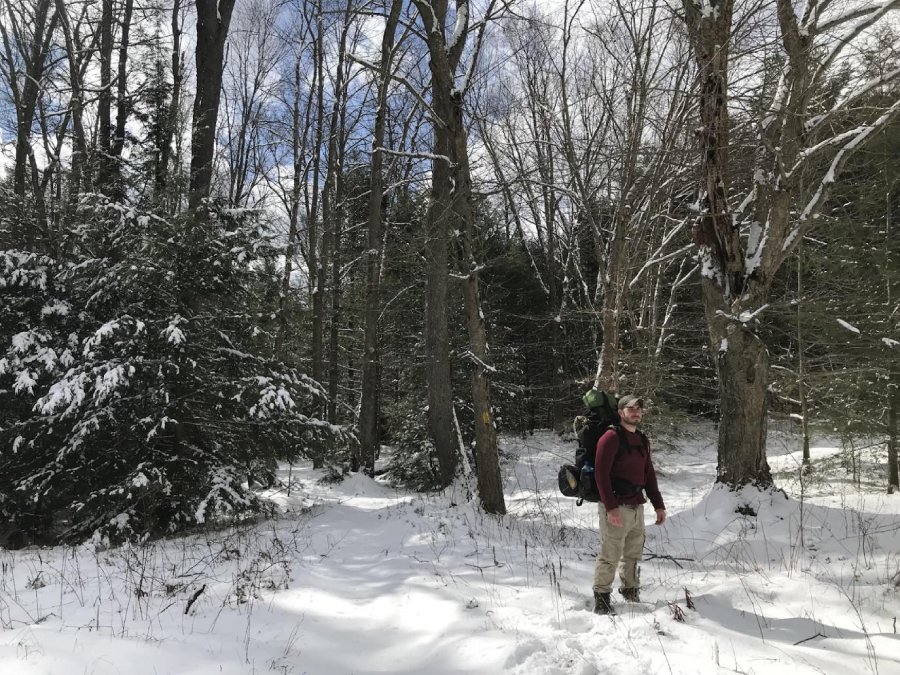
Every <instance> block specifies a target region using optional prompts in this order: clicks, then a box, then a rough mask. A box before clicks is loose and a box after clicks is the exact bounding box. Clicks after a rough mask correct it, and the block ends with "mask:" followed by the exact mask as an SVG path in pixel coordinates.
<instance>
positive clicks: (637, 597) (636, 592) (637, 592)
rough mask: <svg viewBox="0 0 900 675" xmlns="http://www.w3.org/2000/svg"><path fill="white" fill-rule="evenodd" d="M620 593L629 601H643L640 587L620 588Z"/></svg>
mask: <svg viewBox="0 0 900 675" xmlns="http://www.w3.org/2000/svg"><path fill="white" fill-rule="evenodd" d="M619 593H620V594H621V595H622V597H623V598H625V599H626V600H627V601H628V602H640V601H641V589H639V588H620V589H619Z"/></svg>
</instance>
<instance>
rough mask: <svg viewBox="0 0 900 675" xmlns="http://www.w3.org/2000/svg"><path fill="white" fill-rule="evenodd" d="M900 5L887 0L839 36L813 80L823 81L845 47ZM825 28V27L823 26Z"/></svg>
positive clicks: (899, 2)
mask: <svg viewBox="0 0 900 675" xmlns="http://www.w3.org/2000/svg"><path fill="white" fill-rule="evenodd" d="M898 7H900V0H885V2H883V3H882V4H881V5H880V6H878V7H877V8H875V10H874V11H873V12H872V13H871V14H870V15H868V16H866V17H865V18H864V19H862V20H860V21H859V22H857V24H856V25H855V26H853V27H852V28H850V29H849V30H848V31H847V32H846V33H845V34H844V35H842V36H841V37H839V38H838V41H837V44H836V45H834V48H833V49H832V50H831V52H830V53H829V54H828V56H826V57H825V58H824V59H823V60H822V63H821V65H820V66H819V68H818V70H817V71H816V73H815V75H814V76H813V79H812V81H813V82H819V81H821V77H822V76H823V74H824V73H825V72H826V71H827V70H828V68H830V67H831V64H832V63H834V61H835V59H837V57H838V56H840V54H841V52H842V51H844V48H845V47H846V46H847V45H848V44H850V43H851V42H852V41H853V40H854V39H855V38H857V37H859V35H860V34H861V33H862V32H863V31H864V30H866V29H867V28H869V27H870V26H872V25H873V24H875V23H877V22H878V21H879V20H880V19H881V18H882V17H883V16H884V15H885V14H887V13H888V12H890V11H891V10H894V9H897V8H898ZM823 29H824V28H823Z"/></svg>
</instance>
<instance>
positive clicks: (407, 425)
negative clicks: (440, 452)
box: [385, 391, 441, 491]
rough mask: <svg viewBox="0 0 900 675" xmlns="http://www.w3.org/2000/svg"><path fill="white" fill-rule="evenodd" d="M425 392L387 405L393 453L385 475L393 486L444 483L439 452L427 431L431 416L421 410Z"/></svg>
mask: <svg viewBox="0 0 900 675" xmlns="http://www.w3.org/2000/svg"><path fill="white" fill-rule="evenodd" d="M424 398H425V394H424V392H420V391H415V392H412V393H411V395H409V396H407V397H405V398H402V399H400V400H399V401H397V402H396V403H393V404H392V405H389V406H388V410H387V411H386V412H387V416H388V418H389V419H390V420H391V423H390V426H389V429H388V434H389V437H388V439H387V440H388V441H389V442H390V444H391V447H392V452H391V456H390V458H389V459H388V463H387V467H386V469H385V475H386V476H387V478H388V479H389V480H390V481H391V483H392V484H394V485H402V486H405V487H408V488H411V489H413V490H418V491H424V490H434V489H436V488H437V487H439V486H440V484H441V477H440V471H439V467H438V461H437V452H436V451H435V449H434V444H433V443H432V442H431V437H430V436H429V433H428V415H427V412H426V411H425V410H423V409H422V405H421V401H422V400H424Z"/></svg>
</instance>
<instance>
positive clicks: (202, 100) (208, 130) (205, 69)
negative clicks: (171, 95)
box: [58, 0, 235, 221]
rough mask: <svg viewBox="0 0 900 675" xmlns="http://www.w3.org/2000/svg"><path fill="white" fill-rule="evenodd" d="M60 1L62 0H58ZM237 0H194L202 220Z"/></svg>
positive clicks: (197, 195)
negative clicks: (227, 40)
mask: <svg viewBox="0 0 900 675" xmlns="http://www.w3.org/2000/svg"><path fill="white" fill-rule="evenodd" d="M58 1H61V0H58ZM234 2H235V0H195V4H196V7H197V49H196V59H197V64H196V72H197V94H196V96H195V97H194V121H193V128H192V130H191V176H190V193H189V195H188V206H189V208H190V210H191V211H192V212H194V215H195V217H196V218H197V219H198V220H199V221H203V220H205V218H206V215H205V213H202V212H201V211H203V210H199V211H198V209H199V208H200V206H201V204H202V203H203V201H204V200H205V199H207V198H208V197H209V192H210V185H211V183H212V169H213V156H214V151H215V144H216V121H217V118H218V115H219V100H220V98H221V94H222V71H223V69H224V62H225V41H226V38H227V37H228V26H229V24H230V23H231V12H232V10H233V9H234Z"/></svg>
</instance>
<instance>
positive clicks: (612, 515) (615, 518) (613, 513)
mask: <svg viewBox="0 0 900 675" xmlns="http://www.w3.org/2000/svg"><path fill="white" fill-rule="evenodd" d="M606 520H608V521H609V524H610V525H612V526H613V527H622V514H621V513H619V509H611V510H610V511H607V512H606Z"/></svg>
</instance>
